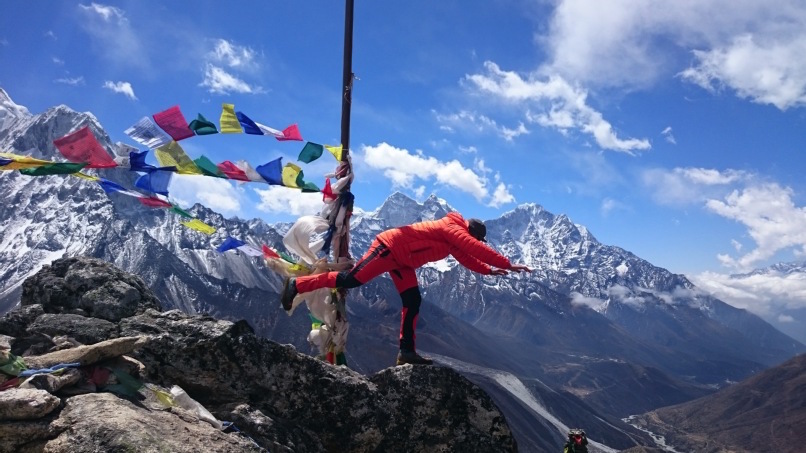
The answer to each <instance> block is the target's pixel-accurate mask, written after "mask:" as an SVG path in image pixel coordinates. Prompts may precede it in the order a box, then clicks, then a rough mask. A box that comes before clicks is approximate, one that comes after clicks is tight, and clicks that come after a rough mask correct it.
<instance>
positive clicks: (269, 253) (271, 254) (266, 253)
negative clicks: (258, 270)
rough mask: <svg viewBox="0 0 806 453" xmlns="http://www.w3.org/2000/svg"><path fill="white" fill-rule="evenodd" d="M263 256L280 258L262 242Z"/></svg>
mask: <svg viewBox="0 0 806 453" xmlns="http://www.w3.org/2000/svg"><path fill="white" fill-rule="evenodd" d="M263 257H264V258H280V255H278V254H277V252H275V251H274V250H272V249H270V248H269V247H268V246H267V245H266V244H263Z"/></svg>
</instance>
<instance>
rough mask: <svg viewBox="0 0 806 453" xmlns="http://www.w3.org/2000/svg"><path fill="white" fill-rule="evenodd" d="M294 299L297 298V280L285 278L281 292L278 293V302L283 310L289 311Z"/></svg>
mask: <svg viewBox="0 0 806 453" xmlns="http://www.w3.org/2000/svg"><path fill="white" fill-rule="evenodd" d="M295 297H297V279H296V278H294V277H291V278H287V279H285V283H284V284H283V292H282V293H280V302H281V303H282V304H283V310H285V311H290V310H291V304H292V303H293V302H294V298H295Z"/></svg>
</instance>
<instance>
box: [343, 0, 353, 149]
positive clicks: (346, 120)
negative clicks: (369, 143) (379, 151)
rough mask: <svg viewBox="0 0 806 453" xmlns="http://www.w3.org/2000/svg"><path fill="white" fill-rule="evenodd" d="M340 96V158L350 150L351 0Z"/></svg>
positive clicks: (347, 9)
mask: <svg viewBox="0 0 806 453" xmlns="http://www.w3.org/2000/svg"><path fill="white" fill-rule="evenodd" d="M341 86H342V98H341V145H342V147H343V150H342V153H343V154H342V156H343V157H342V160H343V161H345V162H346V161H347V155H348V153H349V152H350V105H351V103H352V100H353V0H346V3H345V12H344V68H343V74H342V85H341Z"/></svg>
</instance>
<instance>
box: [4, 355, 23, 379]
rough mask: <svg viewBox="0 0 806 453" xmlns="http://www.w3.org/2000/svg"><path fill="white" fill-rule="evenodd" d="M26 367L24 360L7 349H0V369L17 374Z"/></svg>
mask: <svg viewBox="0 0 806 453" xmlns="http://www.w3.org/2000/svg"><path fill="white" fill-rule="evenodd" d="M25 369H26V366H25V360H23V358H22V357H20V356H16V355H14V354H12V353H11V352H8V351H0V371H2V372H3V373H6V374H8V375H11V376H19V374H20V373H21V372H22V371H23V370H25Z"/></svg>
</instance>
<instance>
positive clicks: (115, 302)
mask: <svg viewBox="0 0 806 453" xmlns="http://www.w3.org/2000/svg"><path fill="white" fill-rule="evenodd" d="M20 304H21V305H23V306H26V305H32V304H41V305H42V306H43V308H44V311H45V312H47V313H73V314H80V315H86V316H91V317H95V318H101V319H106V320H108V321H119V320H120V319H122V318H125V317H128V316H132V315H135V314H138V313H142V312H143V311H144V310H145V309H147V308H153V309H159V308H160V303H159V300H157V298H156V297H155V296H154V294H153V293H152V292H151V290H149V289H148V287H147V286H146V284H145V282H143V280H142V279H140V278H139V277H137V276H135V275H132V274H129V273H127V272H123V271H121V270H120V269H118V268H116V267H114V266H113V265H111V264H109V263H107V262H106V261H103V260H99V259H96V258H89V257H77V258H62V259H58V260H56V261H54V262H53V263H51V265H50V266H45V267H43V268H42V270H41V271H39V272H38V273H36V274H35V275H33V276H31V277H29V278H27V279H26V280H25V282H24V283H23V290H22V299H21V301H20Z"/></svg>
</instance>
